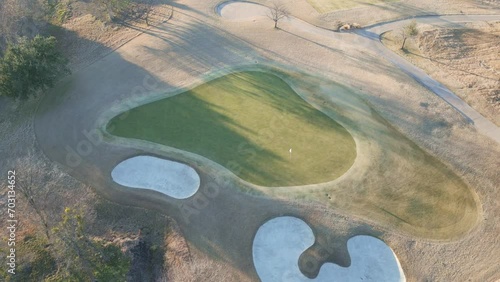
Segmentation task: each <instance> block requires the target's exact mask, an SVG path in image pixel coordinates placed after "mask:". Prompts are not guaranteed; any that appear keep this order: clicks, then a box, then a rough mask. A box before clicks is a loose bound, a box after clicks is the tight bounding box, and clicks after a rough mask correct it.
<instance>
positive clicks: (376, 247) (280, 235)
mask: <svg viewBox="0 0 500 282" xmlns="http://www.w3.org/2000/svg"><path fill="white" fill-rule="evenodd" d="M314 241H315V236H314V233H313V231H312V229H311V227H309V225H307V223H305V222H304V221H303V220H301V219H298V218H295V217H291V216H283V217H277V218H273V219H271V220H269V221H267V222H266V223H264V224H263V225H262V226H261V227H260V228H259V230H258V231H257V234H256V235H255V238H254V241H253V247H252V254H253V262H254V266H255V269H256V270H257V274H258V275H259V278H260V280H261V281H262V282H268V281H269V282H272V281H304V282H308V281H317V282H329V281H348V282H354V281H360V282H361V281H387V282H389V281H392V282H402V281H406V278H405V275H404V273H403V270H402V269H401V265H400V264H399V261H398V259H397V257H396V255H395V254H394V252H393V251H392V250H391V248H390V247H389V246H387V245H386V244H385V243H384V242H383V241H381V240H379V239H377V238H375V237H371V236H364V235H360V236H354V237H352V238H350V239H349V241H348V242H347V249H348V251H349V255H350V257H351V265H350V266H349V267H340V266H339V265H336V264H333V263H325V264H324V265H323V266H322V267H321V269H320V272H319V274H318V276H317V277H316V279H309V278H307V277H306V276H304V275H303V274H302V272H301V271H300V269H299V266H298V261H299V257H300V255H301V254H302V253H303V252H304V251H305V250H307V249H308V248H309V247H311V246H312V245H313V244H314Z"/></svg>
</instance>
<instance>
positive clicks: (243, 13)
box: [217, 1, 269, 20]
mask: <svg viewBox="0 0 500 282" xmlns="http://www.w3.org/2000/svg"><path fill="white" fill-rule="evenodd" d="M217 13H218V14H219V15H220V16H221V17H223V18H225V19H228V20H253V19H258V18H266V17H267V14H268V13H269V8H267V7H266V6H263V5H260V4H255V3H249V2H237V1H235V2H232V1H229V2H224V3H222V4H220V5H219V6H217Z"/></svg>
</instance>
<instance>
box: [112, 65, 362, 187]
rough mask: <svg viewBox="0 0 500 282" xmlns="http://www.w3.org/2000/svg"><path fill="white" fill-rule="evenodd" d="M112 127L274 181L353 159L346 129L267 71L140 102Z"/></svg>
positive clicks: (296, 180) (302, 177) (289, 181)
mask: <svg viewBox="0 0 500 282" xmlns="http://www.w3.org/2000/svg"><path fill="white" fill-rule="evenodd" d="M107 130H108V132H110V133H112V134H114V135H117V136H121V137H128V138H135V139H143V140H147V141H151V142H155V143H159V144H163V145H167V146H170V147H174V148H177V149H181V150H185V151H189V152H192V153H196V154H199V155H202V156H204V157H206V158H208V159H211V160H213V161H215V162H217V163H219V164H221V165H223V166H225V167H226V168H227V169H229V170H231V171H232V172H233V173H235V174H236V175H238V176H239V177H240V178H242V179H244V180H246V181H248V182H251V183H254V184H257V185H261V186H269V187H276V186H294V185H306V184H315V183H322V182H327V181H331V180H334V179H336V178H338V177H339V176H341V175H342V174H344V173H345V172H346V171H347V170H348V169H349V168H350V167H351V166H352V164H353V162H354V159H355V158H356V145H355V142H354V139H353V138H352V136H351V135H350V134H349V132H347V130H346V129H345V128H344V127H342V126H341V125H340V124H338V123H337V122H335V121H334V120H332V119H331V118H329V117H328V116H326V115H325V114H324V113H322V112H320V111H318V110H317V109H315V108H314V107H312V106H311V105H310V104H308V103H307V102H306V101H304V100H303V99H302V98H301V97H300V96H299V95H297V93H295V92H294V90H292V88H291V87H290V86H289V85H288V84H287V83H286V82H285V81H283V80H282V79H281V78H279V77H277V76H276V75H273V74H270V73H265V72H256V71H247V72H239V73H234V74H230V75H226V76H224V77H221V78H218V79H215V80H212V81H210V82H207V83H205V84H203V85H201V86H198V87H196V88H194V89H192V90H189V91H186V92H184V93H181V94H179V95H176V96H173V97H170V98H166V99H163V100H160V101H156V102H153V103H150V104H147V105H143V106H140V107H137V108H135V109H132V110H130V111H129V112H128V113H124V114H122V115H119V116H117V117H115V118H113V119H112V120H111V121H110V123H109V124H108V127H107ZM290 149H292V152H291V153H290Z"/></svg>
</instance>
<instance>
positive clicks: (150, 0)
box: [144, 0, 155, 26]
mask: <svg viewBox="0 0 500 282" xmlns="http://www.w3.org/2000/svg"><path fill="white" fill-rule="evenodd" d="M154 2H155V0H146V1H145V3H144V5H145V7H144V19H145V20H146V25H147V26H149V16H150V15H151V12H152V11H153V4H154Z"/></svg>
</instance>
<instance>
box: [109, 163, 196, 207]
mask: <svg viewBox="0 0 500 282" xmlns="http://www.w3.org/2000/svg"><path fill="white" fill-rule="evenodd" d="M111 177H112V178H113V181H115V182H116V183H118V184H120V185H123V186H127V187H130V188H141V189H149V190H154V191H158V192H160V193H163V194H165V195H167V196H170V197H173V198H176V199H186V198H189V197H191V196H193V195H194V194H195V193H196V191H198V188H200V177H199V175H198V173H197V172H196V171H195V170H194V169H193V168H191V167H189V166H187V165H185V164H182V163H178V162H173V161H169V160H164V159H160V158H156V157H151V156H137V157H133V158H130V159H127V160H125V161H123V162H121V163H119V164H118V165H117V166H116V167H115V168H114V169H113V171H112V172H111Z"/></svg>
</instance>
